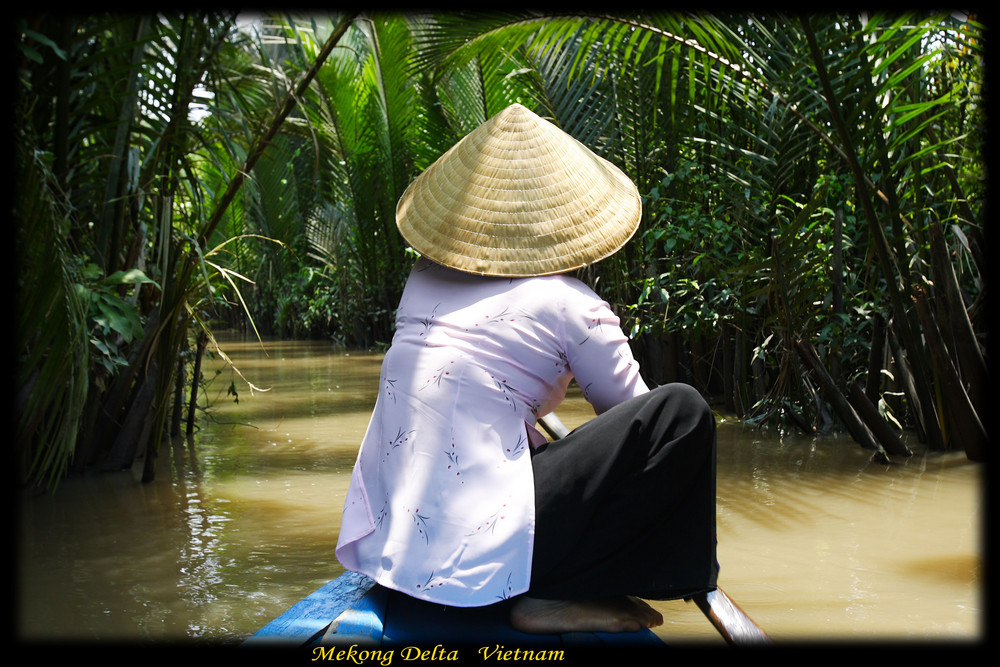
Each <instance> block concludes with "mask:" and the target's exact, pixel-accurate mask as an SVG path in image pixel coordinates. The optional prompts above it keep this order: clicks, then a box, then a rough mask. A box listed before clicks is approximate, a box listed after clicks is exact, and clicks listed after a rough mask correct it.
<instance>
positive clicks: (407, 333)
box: [337, 259, 647, 606]
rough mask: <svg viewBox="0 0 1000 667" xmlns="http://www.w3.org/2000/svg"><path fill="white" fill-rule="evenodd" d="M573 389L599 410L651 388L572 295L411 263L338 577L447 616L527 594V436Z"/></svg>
mask: <svg viewBox="0 0 1000 667" xmlns="http://www.w3.org/2000/svg"><path fill="white" fill-rule="evenodd" d="M573 377H575V378H576V380H577V382H578V383H579V385H580V387H581V388H582V389H583V391H584V395H585V397H586V398H587V400H588V401H589V402H590V403H591V404H592V405H593V406H594V408H595V411H596V412H598V413H601V412H603V411H605V410H607V409H608V408H610V407H612V406H613V405H616V404H617V403H619V402H621V401H624V400H626V399H628V398H631V397H632V396H636V395H639V394H641V393H644V392H646V391H647V387H646V385H645V384H644V383H643V381H642V380H641V378H640V377H639V369H638V364H637V363H636V362H635V360H634V359H633V358H632V354H631V351H630V350H629V347H628V344H627V339H626V337H625V335H624V334H623V333H622V331H621V327H620V324H619V321H618V318H617V317H616V316H615V315H614V313H613V312H612V311H611V309H610V307H609V306H608V304H607V303H605V302H604V301H602V300H601V299H600V298H599V297H598V296H597V295H596V294H594V293H593V291H591V290H590V289H589V288H588V287H586V286H585V285H584V284H583V283H581V282H580V281H578V280H576V279H574V278H569V277H566V276H545V277H537V278H513V279H512V278H491V277H482V276H476V275H472V274H467V273H462V272H458V271H454V270H452V269H448V268H445V267H442V266H440V265H438V264H434V263H432V262H429V261H427V260H425V259H421V260H419V261H418V262H417V263H416V264H415V265H414V268H413V271H412V272H411V274H410V277H409V279H408V281H407V284H406V287H405V289H404V291H403V296H402V298H401V300H400V304H399V309H398V311H397V315H396V332H395V335H394V337H393V340H392V345H391V346H390V348H389V350H388V351H387V352H386V355H385V358H384V360H383V362H382V370H381V376H380V390H379V394H378V398H377V400H376V403H375V409H374V412H373V414H372V417H371V421H370V423H369V426H368V430H367V432H366V433H365V436H364V439H363V441H362V444H361V448H360V451H359V453H358V458H357V461H356V463H355V466H354V471H353V473H352V476H351V482H350V487H349V489H348V492H347V497H346V500H345V503H344V512H343V517H342V521H341V529H340V537H339V540H338V544H337V557H338V559H339V560H340V562H341V564H343V566H344V567H345V568H347V569H349V570H353V571H356V572H362V573H364V574H367V575H368V576H370V577H372V578H373V579H375V580H376V581H377V582H379V583H380V584H382V585H383V586H386V587H389V588H392V589H395V590H399V591H402V592H403V593H406V594H409V595H411V596H414V597H417V598H421V599H425V600H429V601H433V602H437V603H441V604H446V605H452V606H481V605H487V604H491V603H493V602H497V601H498V600H503V599H506V598H508V597H512V596H514V595H518V594H520V593H523V592H525V591H526V590H527V589H528V584H529V581H530V577H531V550H532V539H533V534H534V485H533V481H532V473H531V457H530V454H529V452H530V449H531V447H535V446H538V445H540V444H541V443H542V442H544V440H545V438H544V436H542V435H541V434H540V433H539V432H538V431H537V430H536V429H535V423H536V420H537V418H538V417H539V416H542V415H545V414H547V413H549V412H551V411H552V410H554V409H555V408H556V407H557V406H558V405H559V403H560V402H562V400H563V398H564V397H565V394H566V388H567V386H568V385H569V382H570V380H571V379H572V378H573Z"/></svg>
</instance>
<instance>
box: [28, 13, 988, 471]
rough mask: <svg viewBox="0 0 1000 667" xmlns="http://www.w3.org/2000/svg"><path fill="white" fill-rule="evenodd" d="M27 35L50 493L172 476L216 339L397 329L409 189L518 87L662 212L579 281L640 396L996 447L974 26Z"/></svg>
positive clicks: (426, 26)
mask: <svg viewBox="0 0 1000 667" xmlns="http://www.w3.org/2000/svg"><path fill="white" fill-rule="evenodd" d="M16 38H17V51H16V55H17V92H18V95H17V99H16V101H15V118H14V135H15V142H14V144H15V145H14V152H15V188H14V204H13V209H14V220H15V227H16V236H15V243H16V246H15V255H16V260H17V262H16V271H17V284H16V289H17V297H16V301H17V308H16V311H15V312H16V331H17V337H16V341H15V348H16V355H17V370H16V374H15V390H16V392H17V393H16V397H15V402H16V404H15V409H16V411H17V439H16V447H17V453H18V457H19V473H20V477H21V479H22V480H23V481H25V482H26V483H34V484H51V483H54V482H55V481H56V480H58V479H59V478H60V477H62V476H63V475H65V474H68V473H71V472H74V471H82V470H84V469H95V468H96V469H104V470H121V469H123V468H128V467H131V466H133V465H134V464H135V462H136V461H142V462H143V466H144V469H143V479H145V480H151V479H153V478H154V476H155V462H156V456H155V454H156V452H157V451H158V449H159V447H160V443H161V442H162V441H163V439H164V438H167V437H176V436H177V435H179V434H181V433H182V432H183V431H184V430H185V429H191V428H193V414H194V411H195V406H196V405H197V403H198V395H197V389H198V386H199V379H200V371H199V368H200V367H199V363H200V360H201V358H202V355H203V354H206V353H211V354H224V350H221V349H218V348H217V346H215V345H214V342H213V337H212V331H213V329H215V330H218V328H220V327H232V326H238V327H245V328H246V329H247V330H248V331H249V332H251V333H253V334H268V335H276V336H283V337H297V338H302V337H310V338H328V339H330V340H333V341H335V342H337V343H339V344H343V345H345V346H349V347H364V348H372V347H378V346H383V345H385V344H387V343H388V341H389V339H390V337H391V331H392V319H393V311H394V308H395V306H396V302H397V300H398V297H399V294H400V292H401V289H402V284H403V281H404V279H405V276H406V273H407V271H408V267H409V265H410V263H411V262H412V259H413V257H412V251H410V250H409V249H408V248H407V247H406V246H405V243H404V242H403V241H402V239H401V238H400V236H399V235H398V233H397V232H396V229H395V224H394V211H395V203H396V201H397V200H398V198H399V196H400V195H401V194H402V192H403V189H404V188H405V187H406V186H407V184H408V183H409V182H410V181H411V180H412V179H413V178H414V177H415V176H416V175H417V174H419V173H420V171H421V170H422V169H424V168H426V167H427V166H428V165H429V164H431V163H432V162H433V161H434V160H435V159H436V158H437V157H438V156H439V155H440V154H441V153H442V152H444V151H445V150H446V149H447V148H448V147H450V146H451V145H452V144H453V143H454V142H455V141H457V140H458V139H459V138H460V137H461V136H463V135H464V134H465V133H467V132H468V131H470V130H471V129H473V128H474V127H476V126H477V125H479V124H480V123H481V122H483V121H484V120H485V119H486V118H488V117H489V116H491V115H492V114H494V113H496V112H497V111H499V110H500V109H502V108H504V107H505V106H507V105H508V104H510V103H513V102H521V103H522V104H525V105H526V106H529V107H530V108H532V109H534V110H535V111H536V112H537V113H539V114H540V115H542V116H544V117H548V118H550V119H551V120H553V122H555V123H557V124H558V125H560V126H561V127H562V128H563V129H565V130H566V131H567V132H569V133H571V134H572V135H573V136H575V137H577V138H578V139H579V140H581V141H582V142H584V143H585V144H587V145H588V146H590V147H591V148H592V149H593V150H595V151H596V152H598V153H599V154H601V155H603V156H605V157H607V158H608V159H610V160H611V161H613V162H615V163H616V164H618V165H620V166H621V167H622V168H623V169H624V170H625V171H626V172H627V173H628V174H629V175H630V176H631V177H632V178H633V179H634V180H635V182H636V183H637V185H638V187H639V190H640V192H641V193H642V195H643V200H644V212H643V220H642V225H641V227H640V231H639V233H638V234H637V235H636V236H635V237H634V238H633V239H632V241H631V242H630V243H629V244H628V245H627V246H626V248H625V249H624V250H623V251H622V252H620V253H618V254H617V255H616V256H615V257H613V258H611V259H608V260H605V261H603V262H601V263H599V264H596V265H594V266H592V267H590V268H588V269H587V270H585V271H582V272H581V274H580V276H581V277H582V278H583V279H584V280H585V281H587V282H588V283H589V284H591V285H593V286H594V287H595V288H596V289H597V290H598V291H599V292H600V293H601V294H602V295H603V296H605V298H607V299H608V301H609V302H610V303H611V304H612V305H613V307H614V308H615V310H616V311H617V312H618V313H619V314H620V316H621V318H622V321H623V325H624V327H625V328H626V331H628V332H630V333H631V336H632V339H633V342H634V347H635V351H636V355H637V357H638V358H639V359H640V361H641V362H642V365H643V367H644V369H645V373H646V374H647V379H648V380H649V381H650V382H652V383H661V382H666V381H673V380H680V381H684V382H689V383H691V384H693V385H695V386H696V387H698V388H699V389H700V390H701V391H702V392H703V393H705V394H706V395H708V396H710V397H711V398H713V400H715V401H716V402H718V403H719V404H720V405H721V406H722V407H723V408H724V409H725V410H727V411H730V412H732V413H734V414H736V415H737V416H738V417H739V418H740V419H743V420H745V421H747V422H749V423H753V424H759V425H761V426H763V427H780V428H797V429H803V430H806V431H823V430H832V429H844V430H847V431H848V432H850V433H851V435H852V436H853V437H854V438H855V439H856V440H857V441H858V442H859V443H860V444H861V445H863V446H865V447H869V448H871V449H872V450H873V452H875V453H876V455H878V456H880V457H883V458H886V459H888V458H891V457H892V456H906V455H907V454H908V453H909V450H908V449H907V446H906V445H905V444H904V443H903V441H902V440H901V439H900V437H899V434H900V432H901V431H902V430H904V429H906V430H912V431H913V432H914V433H915V434H916V436H917V437H918V439H919V440H920V442H922V443H926V445H927V446H928V447H929V448H931V449H938V450H945V449H964V450H965V451H966V453H967V454H968V456H969V458H971V459H973V460H985V459H986V458H987V448H988V436H987V432H986V427H985V425H984V423H983V417H984V415H985V400H986V395H987V389H986V382H987V358H986V348H987V322H986V306H985V303H986V286H985V261H986V260H985V250H984V243H985V209H984V205H985V197H986V193H987V189H988V183H987V178H986V169H985V156H984V154H983V146H984V143H985V133H986V116H985V110H984V84H985V70H984V64H983V59H984V43H983V40H984V27H983V26H982V25H981V24H979V23H978V22H977V19H976V17H975V16H974V15H967V14H955V15H952V14H947V13H945V14H940V15H937V14H935V15H931V14H924V13H909V14H899V13H890V14H885V15H868V14H847V13H844V14H836V15H834V14H816V15H808V16H788V17H783V16H780V15H777V14H761V15H756V14H727V15H711V14H657V15H639V14H627V15H590V14H588V15H558V16H556V15H546V14H541V13H516V14H481V13H473V14H443V15H417V14H413V15H409V14H405V15H404V14H385V15H380V14H352V15H338V14H329V15H325V14H324V15H319V14H312V15H307V16H286V15H268V16H243V15H236V14H227V13H217V12H210V11H206V12H201V11H194V12H192V13H173V14H164V15H153V14H149V15H143V14H133V13H129V14H121V15H109V14H99V15H97V14H95V15H93V16H85V15H72V14H62V13H53V14H48V15H39V16H37V17H30V16H29V17H21V18H19V19H18V24H17V33H16ZM248 380H249V381H251V382H252V378H248ZM240 389H242V387H236V386H235V385H234V387H233V390H234V391H236V392H238V391H239V390H240Z"/></svg>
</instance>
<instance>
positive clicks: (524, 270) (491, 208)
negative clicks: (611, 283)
mask: <svg viewBox="0 0 1000 667" xmlns="http://www.w3.org/2000/svg"><path fill="white" fill-rule="evenodd" d="M641 215H642V205H641V200H640V198H639V193H638V191H637V190H636V187H635V185H634V184H633V183H632V181H631V180H630V179H629V178H628V177H627V176H626V175H625V174H624V173H623V172H622V171H621V170H620V169H618V168H617V167H616V166H614V165H613V164H611V163H610V162H608V161H607V160H605V159H603V158H601V157H600V156H598V155H596V154H595V153H593V152H592V151H591V150H590V149H588V148H587V147H586V146H584V145H583V144H582V143H580V142H579V141H577V140H576V139H574V138H573V137H571V136H570V135H568V134H566V133H565V132H563V131H562V130H560V129H559V128H558V127H556V126H555V125H553V124H552V123H549V122H548V121H546V120H544V119H542V118H540V117H539V116H537V115H536V114H534V113H533V112H531V111H529V110H528V109H526V108H525V107H523V106H521V105H519V104H514V105H512V106H510V107H507V108H506V109H504V110H503V111H501V112H500V113H498V114H497V115H495V116H494V117H493V118H491V119H490V120H488V121H487V122H486V123H484V124H483V125H480V126H479V127H478V128H477V129H475V130H473V131H472V132H471V133H469V134H468V135H466V136H465V137H464V138H463V139H462V140H460V141H459V142H458V143H457V144H455V145H454V146H453V147H452V148H451V149H450V150H448V151H447V152H446V153H445V154H444V155H442V156H441V157H440V158H438V160H437V161H436V162H434V164H432V165H431V166H430V167H428V168H427V170H425V171H424V173H423V174H421V175H420V176H418V177H417V178H416V179H415V180H414V181H413V183H411V184H410V187H409V188H407V190H406V192H404V193H403V196H402V197H401V198H400V200H399V203H398V205H397V207H396V224H397V226H398V227H399V231H400V233H401V234H402V235H403V238H405V239H406V241H407V242H408V243H409V244H410V245H411V246H412V247H413V248H414V249H415V250H417V251H418V252H420V253H421V254H422V255H424V256H426V257H427V258H429V259H431V260H433V261H435V262H438V263H440V264H444V265H445V266H450V267H452V268H455V269H458V270H461V271H466V272H469V273H476V274H482V275H491V276H512V277H517V276H539V275H549V274H554V273H563V272H566V271H571V270H573V269H577V268H580V267H583V266H586V265H588V264H592V263H594V262H596V261H599V260H601V259H604V258H605V257H607V256H609V255H611V254H613V253H615V252H616V251H617V250H618V249H620V248H621V247H622V246H623V245H625V243H626V242H627V241H628V240H629V239H630V238H631V237H632V235H633V234H634V233H635V231H636V229H637V227H638V225H639V219H640V217H641Z"/></svg>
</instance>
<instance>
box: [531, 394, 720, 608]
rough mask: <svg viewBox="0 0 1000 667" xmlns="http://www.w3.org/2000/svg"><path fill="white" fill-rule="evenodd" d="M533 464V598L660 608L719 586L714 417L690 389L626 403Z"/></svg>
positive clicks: (543, 452) (548, 448) (536, 456)
mask: <svg viewBox="0 0 1000 667" xmlns="http://www.w3.org/2000/svg"><path fill="white" fill-rule="evenodd" d="M531 462H532V467H533V470H534V479H535V505H536V523H535V543H534V555H533V559H532V574H531V591H530V592H529V595H532V596H535V597H539V598H546V599H580V598H596V597H605V596H612V595H623V594H625V595H635V596H637V597H642V598H647V599H659V600H666V599H674V598H681V597H689V596H691V595H693V594H695V593H699V592H703V591H708V590H713V589H714V588H715V587H716V579H717V576H718V570H719V565H718V562H717V560H716V530H715V419H714V416H713V415H712V411H711V409H710V408H709V407H708V405H707V404H706V403H705V401H704V399H702V397H701V396H700V395H699V394H698V392H697V391H696V390H695V389H694V388H692V387H690V386H688V385H684V384H669V385H664V386H661V387H658V388H656V389H654V390H652V391H650V392H649V393H648V394H645V395H643V396H638V397H636V398H633V399H631V400H629V401H626V402H625V403H622V404H620V405H618V406H616V407H614V408H612V409H611V410H609V411H607V412H605V413H604V414H602V415H599V416H597V417H595V418H594V419H592V420H590V421H589V422H587V423H586V424H584V425H582V426H580V427H579V428H577V429H575V430H574V431H573V432H572V433H570V434H569V435H567V436H566V437H565V438H563V439H561V440H557V441H555V442H552V443H549V444H548V445H545V446H544V447H542V448H540V449H539V450H537V451H536V452H535V453H534V454H533V456H532V461H531Z"/></svg>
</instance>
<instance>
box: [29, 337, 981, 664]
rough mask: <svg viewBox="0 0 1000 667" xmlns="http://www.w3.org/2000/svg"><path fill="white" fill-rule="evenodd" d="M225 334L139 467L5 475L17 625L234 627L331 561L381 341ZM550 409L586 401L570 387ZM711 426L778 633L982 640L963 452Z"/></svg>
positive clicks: (974, 490)
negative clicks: (186, 413) (203, 385)
mask: <svg viewBox="0 0 1000 667" xmlns="http://www.w3.org/2000/svg"><path fill="white" fill-rule="evenodd" d="M222 349H223V350H224V351H225V352H226V354H227V355H228V356H229V357H230V358H231V359H232V361H233V363H234V364H235V366H236V368H237V369H238V370H239V373H236V372H234V371H233V370H232V368H231V367H230V366H228V365H227V364H225V363H224V362H223V360H222V359H221V358H220V357H218V356H215V357H213V358H208V359H206V362H205V363H206V369H205V374H206V376H207V377H210V378H211V382H210V385H209V387H208V389H207V391H206V392H204V393H203V394H202V397H203V400H202V401H201V404H202V405H204V403H205V400H207V401H208V402H209V404H210V410H209V411H208V412H207V413H206V414H202V415H201V416H200V418H199V422H198V431H197V433H196V434H195V435H194V436H193V437H192V438H191V439H186V438H181V439H179V440H177V441H174V442H172V443H171V442H168V443H167V444H166V445H165V451H164V452H163V453H162V457H161V459H160V461H159V464H158V471H157V479H156V481H155V482H153V483H150V484H145V485H143V484H139V483H138V482H136V481H135V476H134V474H132V473H128V472H123V473H116V474H100V475H98V474H95V475H88V476H84V477H80V478H74V479H68V480H65V481H63V482H61V483H60V485H59V487H58V489H57V490H56V492H55V493H40V492H33V493H30V494H26V495H22V497H21V503H20V508H19V509H20V519H21V520H20V522H19V524H18V528H19V538H18V549H19V555H20V560H19V564H18V571H17V572H18V577H17V591H16V592H17V604H16V610H17V614H16V615H17V624H16V625H17V635H18V637H19V638H20V639H22V640H26V641H29V642H44V641H48V640H50V639H51V638H53V637H59V638H62V639H64V640H70V641H80V642H97V643H99V642H104V641H106V642H140V643H142V642H147V641H148V642H151V643H152V644H157V643H163V642H195V643H198V642H201V643H204V644H212V645H215V644H217V643H220V642H221V643H227V644H228V643H239V642H240V641H242V640H243V639H245V638H246V637H248V636H249V635H251V634H253V632H255V631H256V630H257V629H259V628H260V627H261V626H263V625H264V624H265V623H267V622H268V621H269V620H271V619H272V618H274V617H275V616H277V615H278V614H280V613H281V612H282V611H283V610H284V609H286V608H287V607H289V606H290V605H291V604H293V603H294V602H296V601H298V600H299V599H301V598H302V597H304V596H306V595H308V594H309V593H311V592H312V591H314V590H316V589H317V588H319V587H320V586H321V585H322V584H324V583H325V582H326V581H328V580H329V579H332V578H334V577H336V576H337V575H339V574H340V573H341V572H342V571H343V570H342V568H341V567H340V565H339V564H338V563H337V561H336V559H335V557H334V554H333V551H334V546H335V544H336V540H337V531H338V528H339V521H340V508H341V504H342V502H343V498H344V494H345V491H346V487H347V483H348V478H349V475H350V471H351V466H352V464H353V462H354V458H355V455H356V452H357V446H358V443H359V442H360V440H361V438H362V435H363V434H364V430H365V427H366V426H367V423H368V417H369V413H370V411H371V408H372V406H373V404H374V400H375V394H376V390H377V386H378V382H377V378H378V372H379V365H380V362H381V355H379V354H373V353H359V352H349V351H344V350H343V349H336V348H334V347H331V346H330V345H329V344H326V343H316V342H267V343H265V344H264V345H263V346H262V345H261V344H260V343H258V342H242V341H233V340H231V341H228V342H224V343H223V348H222ZM217 371H218V373H217V374H216V372H217ZM241 375H242V377H241ZM244 378H245V380H244ZM246 381H249V382H250V383H252V384H253V385H254V386H255V387H258V388H260V389H251V388H250V387H249V386H248V385H247V382H246ZM230 385H232V386H234V387H235V388H236V390H237V393H238V402H237V401H236V400H234V396H232V395H230V394H228V392H227V390H228V389H229V387H230ZM265 389H266V391H262V390H265ZM558 414H559V416H560V417H561V418H562V420H563V421H564V422H566V424H567V425H569V426H571V427H572V426H575V425H577V424H579V423H582V422H583V421H585V420H586V419H588V418H589V417H590V416H591V414H592V413H591V411H590V409H589V407H588V406H587V405H586V403H585V402H583V400H582V399H581V398H580V397H579V395H578V394H574V395H571V396H570V398H569V399H567V402H566V403H564V404H563V406H562V407H561V408H560V409H559V411H558ZM718 433H719V440H718V534H719V549H718V553H719V561H720V563H721V565H722V570H721V574H720V578H719V585H720V586H721V587H722V588H723V589H724V590H726V592H727V593H728V594H729V596H730V597H732V598H733V599H734V600H735V601H736V602H737V603H738V604H739V605H740V606H741V607H742V608H743V609H744V610H745V611H746V612H747V613H748V614H749V615H750V616H751V617H752V618H753V619H754V620H755V621H756V622H757V623H758V624H759V625H761V626H762V627H763V628H764V629H765V630H766V631H767V632H768V634H770V636H771V637H772V638H773V639H774V640H775V641H776V642H781V641H787V642H801V641H812V640H816V641H821V642H841V641H846V642H865V641H873V642H874V641H904V640H905V641H911V640H928V641H931V642H940V641H946V642H952V641H956V642H977V641H979V640H982V639H984V638H985V630H984V628H983V624H984V621H985V616H986V612H985V602H986V601H985V598H984V594H983V584H984V569H983V566H982V564H981V561H980V554H981V550H982V547H983V543H984V541H985V536H984V531H983V522H984V517H985V500H984V497H985V487H986V484H985V480H984V478H983V475H984V468H983V466H982V465H981V464H973V463H970V462H968V461H967V460H966V458H965V456H964V455H963V454H961V453H947V454H940V453H923V452H922V451H920V453H918V454H917V455H915V456H913V457H912V458H910V459H906V460H899V461H898V462H896V463H895V464H893V465H888V466H887V465H881V464H878V463H874V462H871V461H870V458H871V457H870V455H869V452H867V451H865V450H863V449H862V448H860V447H859V446H857V445H856V444H854V443H853V442H852V441H850V440H849V439H847V438H845V437H836V436H819V437H812V436H804V435H799V434H782V433H778V432H775V431H773V430H771V431H764V430H759V429H754V428H750V427H747V426H744V425H741V424H739V423H737V422H735V421H733V420H732V419H725V418H723V417H722V416H720V417H719V431H718ZM911 447H914V448H915V449H918V450H919V446H918V445H915V444H913V443H912V442H911ZM654 604H655V606H657V607H658V608H659V609H660V610H661V611H662V613H663V615H664V619H665V622H664V625H663V627H661V628H659V629H657V633H658V634H660V635H661V636H662V637H663V638H664V639H665V640H666V641H668V642H669V643H671V644H680V643H685V642H704V643H709V644H715V643H718V644H721V643H722V640H721V638H720V637H719V636H718V634H717V633H716V632H715V630H714V629H713V628H712V627H711V625H710V624H709V623H708V621H707V620H706V619H705V617H704V616H703V615H702V614H701V613H700V612H699V611H698V610H697V608H696V607H695V606H694V605H693V604H691V603H685V602H683V601H671V602H662V603H654Z"/></svg>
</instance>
